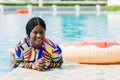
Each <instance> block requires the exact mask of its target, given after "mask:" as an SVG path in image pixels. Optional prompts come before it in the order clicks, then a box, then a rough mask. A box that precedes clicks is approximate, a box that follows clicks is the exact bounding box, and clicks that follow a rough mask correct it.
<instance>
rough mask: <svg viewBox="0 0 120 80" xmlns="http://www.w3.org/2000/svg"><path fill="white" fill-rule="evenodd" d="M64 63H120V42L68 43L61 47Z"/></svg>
mask: <svg viewBox="0 0 120 80" xmlns="http://www.w3.org/2000/svg"><path fill="white" fill-rule="evenodd" d="M61 48H62V52H63V59H64V61H70V62H77V63H84V64H115V63H120V42H119V41H84V42H68V43H64V44H62V45H61Z"/></svg>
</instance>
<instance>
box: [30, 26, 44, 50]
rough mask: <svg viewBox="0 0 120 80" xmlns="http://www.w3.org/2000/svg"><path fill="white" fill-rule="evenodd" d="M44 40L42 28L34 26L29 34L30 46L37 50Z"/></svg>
mask: <svg viewBox="0 0 120 80" xmlns="http://www.w3.org/2000/svg"><path fill="white" fill-rule="evenodd" d="M44 38H45V30H44V28H43V27H41V26H40V25H37V26H35V27H34V28H33V30H32V31H31V33H30V41H31V44H32V45H33V46H34V47H35V48H37V49H38V48H39V47H40V46H41V45H42V42H43V39H44Z"/></svg>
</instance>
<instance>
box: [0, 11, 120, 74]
mask: <svg viewBox="0 0 120 80" xmlns="http://www.w3.org/2000/svg"><path fill="white" fill-rule="evenodd" d="M32 16H39V17H42V18H43V19H44V20H45V22H46V25H47V31H46V36H47V37H48V38H49V39H51V40H53V41H55V42H56V43H58V44H62V43H64V42H74V41H84V40H120V34H119V32H120V22H119V21H120V14H111V13H110V14H99V15H96V14H95V13H88V14H87V13H82V14H79V15H77V16H76V15H75V14H72V13H71V14H57V15H56V16H54V15H52V14H40V13H39V14H38V13H35V14H29V15H18V14H1V15H0V75H1V76H2V75H5V74H7V73H8V72H10V71H11V70H12V69H11V68H10V49H11V48H13V47H14V46H15V44H16V42H17V41H19V40H20V39H22V38H23V37H26V33H25V25H26V23H27V21H28V20H29V19H30V18H31V17H32Z"/></svg>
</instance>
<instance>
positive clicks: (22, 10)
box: [16, 9, 29, 14]
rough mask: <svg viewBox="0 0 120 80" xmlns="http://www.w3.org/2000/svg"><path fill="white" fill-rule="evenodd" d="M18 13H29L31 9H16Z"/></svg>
mask: <svg viewBox="0 0 120 80" xmlns="http://www.w3.org/2000/svg"><path fill="white" fill-rule="evenodd" d="M16 13H17V14H28V13H29V11H28V10H27V9H18V10H16Z"/></svg>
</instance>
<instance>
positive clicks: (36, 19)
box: [26, 17, 46, 37]
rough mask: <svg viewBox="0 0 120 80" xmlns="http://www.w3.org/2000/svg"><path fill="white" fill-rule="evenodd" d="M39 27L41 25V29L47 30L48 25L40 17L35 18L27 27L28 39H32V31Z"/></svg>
mask: <svg viewBox="0 0 120 80" xmlns="http://www.w3.org/2000/svg"><path fill="white" fill-rule="evenodd" d="M37 25H40V26H41V27H43V29H44V30H46V24H45V22H44V20H43V19H41V18H40V17H33V18H31V19H30V20H29V21H28V23H27V25H26V34H27V35H28V37H30V33H31V31H32V29H33V28H34V27H35V26H37Z"/></svg>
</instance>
